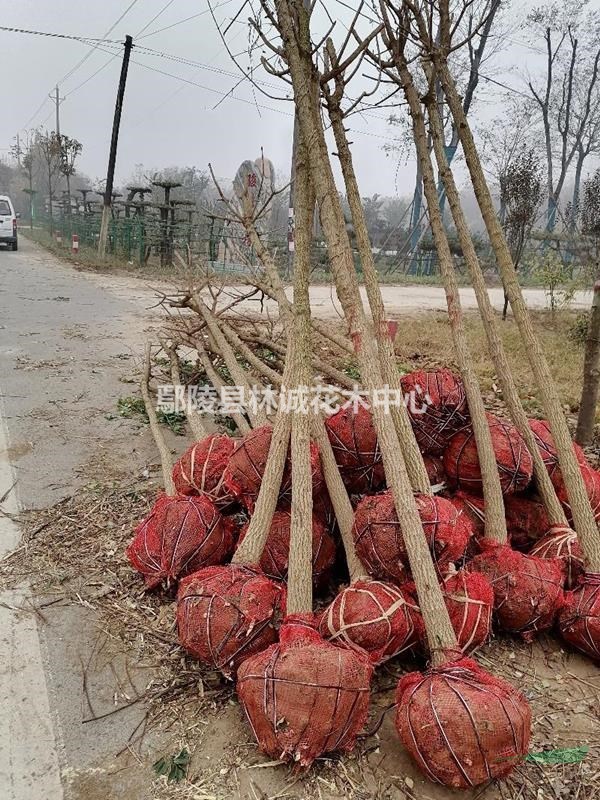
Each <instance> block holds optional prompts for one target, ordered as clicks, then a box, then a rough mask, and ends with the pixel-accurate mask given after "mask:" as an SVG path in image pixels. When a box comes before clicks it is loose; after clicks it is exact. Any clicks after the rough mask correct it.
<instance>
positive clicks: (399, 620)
mask: <svg viewBox="0 0 600 800" xmlns="http://www.w3.org/2000/svg"><path fill="white" fill-rule="evenodd" d="M422 627H423V622H422V619H421V612H420V611H419V608H418V606H417V603H416V601H415V599H414V597H413V596H412V595H411V594H410V593H409V592H407V591H404V589H399V588H398V587H396V586H392V585H391V584H389V583H383V582H382V581H370V580H360V581H356V582H355V583H353V584H351V585H350V586H348V587H346V588H345V589H342V590H341V592H339V594H338V595H337V596H336V598H335V599H334V601H333V602H332V603H331V604H330V605H329V606H328V607H327V608H326V609H325V610H324V611H323V614H322V615H321V618H320V621H319V633H320V634H321V635H322V636H323V637H324V638H325V639H328V640H330V641H334V642H336V643H340V642H343V643H346V644H349V645H356V646H357V647H362V649H363V650H365V651H366V652H367V654H368V656H369V658H370V660H371V662H372V663H373V664H376V665H377V664H383V662H384V661H387V660H388V659H389V658H392V657H393V656H396V655H399V654H400V653H405V652H406V651H409V650H411V649H412V648H413V647H414V645H415V644H416V643H417V641H418V639H419V638H420V631H421V629H422Z"/></svg>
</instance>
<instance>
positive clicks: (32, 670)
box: [0, 392, 63, 800]
mask: <svg viewBox="0 0 600 800" xmlns="http://www.w3.org/2000/svg"><path fill="white" fill-rule="evenodd" d="M11 487H12V488H11ZM9 489H10V490H11V491H10V493H9V494H8V496H7V498H6V499H5V500H4V501H3V503H2V508H3V509H4V511H7V512H9V513H11V514H16V513H17V512H18V511H19V499H18V493H17V487H16V486H15V473H14V470H13V468H12V464H11V462H10V457H9V433H8V427H7V424H6V420H5V414H4V403H3V399H2V393H1V392H0V497H2V496H3V495H4V494H5V492H7V491H8V490H9ZM19 541H20V531H19V528H18V526H17V525H16V524H15V523H14V522H13V520H12V519H10V517H7V516H4V515H2V514H0V558H2V556H3V555H6V553H8V552H10V551H11V550H14V549H15V548H16V547H17V546H18V545H19ZM28 598H29V590H28V587H27V586H26V585H24V586H22V587H20V588H18V589H16V590H14V591H8V592H1V593H0V787H2V788H1V789H0V795H1V797H2V800H62V798H63V790H62V786H61V781H60V766H59V760H58V753H57V748H56V740H55V737H54V730H53V727H52V717H51V712H50V703H49V700H48V688H47V685H46V678H45V675H44V667H43V661H42V654H41V650H40V640H39V636H38V630H37V625H36V618H35V614H33V613H31V612H30V611H19V610H16V611H15V610H14V609H21V608H25V609H26V608H27V605H28Z"/></svg>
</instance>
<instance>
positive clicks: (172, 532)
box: [127, 495, 235, 589]
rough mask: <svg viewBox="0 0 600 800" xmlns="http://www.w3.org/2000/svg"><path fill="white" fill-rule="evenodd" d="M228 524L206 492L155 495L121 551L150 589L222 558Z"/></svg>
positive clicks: (230, 540) (229, 543) (230, 532)
mask: <svg viewBox="0 0 600 800" xmlns="http://www.w3.org/2000/svg"><path fill="white" fill-rule="evenodd" d="M234 529H235V525H234V524H233V523H232V521H231V520H229V519H225V518H224V517H223V516H222V515H221V514H220V513H219V512H218V511H217V509H216V507H215V505H214V503H213V502H212V500H211V499H210V498H209V497H207V496H206V495H197V496H186V495H176V496H175V497H168V496H167V495H161V496H160V497H159V498H158V500H157V501H156V503H155V504H154V506H153V508H152V510H151V511H150V514H149V515H148V516H147V517H146V519H144V520H143V521H142V522H141V523H140V524H139V525H138V527H137V528H136V530H135V534H134V537H133V541H132V542H131V544H130V545H129V547H128V548H127V557H128V558H129V561H130V562H131V565H132V566H133V568H134V569H136V570H137V571H138V572H140V573H141V574H142V575H143V576H144V580H145V582H146V586H147V587H148V588H149V589H153V588H155V587H156V586H158V585H159V584H160V583H163V582H165V583H167V585H168V584H171V583H175V582H176V581H177V580H179V579H180V578H183V577H185V576H186V575H189V574H191V573H192V572H195V571H196V570H198V569H201V568H202V567H206V566H211V565H213V564H222V563H223V562H224V561H226V560H227V559H228V558H229V556H230V555H231V552H232V550H233V545H234Z"/></svg>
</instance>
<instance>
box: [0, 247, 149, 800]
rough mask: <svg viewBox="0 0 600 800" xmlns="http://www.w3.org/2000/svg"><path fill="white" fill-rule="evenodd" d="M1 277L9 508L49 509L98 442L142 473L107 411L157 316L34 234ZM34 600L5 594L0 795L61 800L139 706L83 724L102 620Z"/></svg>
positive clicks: (3, 545)
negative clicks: (85, 672)
mask: <svg viewBox="0 0 600 800" xmlns="http://www.w3.org/2000/svg"><path fill="white" fill-rule="evenodd" d="M0 276H1V278H2V280H1V281H0V498H1V497H2V496H3V495H4V494H5V493H8V496H7V498H6V500H5V501H4V502H3V503H2V508H3V509H4V510H5V511H8V512H15V511H17V510H18V509H19V507H26V508H28V507H43V506H45V505H47V504H48V503H51V502H53V501H56V500H57V499H59V498H60V497H62V496H64V495H67V494H69V493H71V492H72V491H73V490H74V489H75V488H76V486H77V485H78V483H79V481H80V476H79V474H78V471H79V469H80V468H81V467H82V466H83V465H84V464H86V463H87V462H88V461H89V459H90V455H91V453H90V447H92V446H93V447H95V448H100V449H104V450H106V451H110V452H111V455H112V454H114V457H115V459H117V460H118V459H119V458H121V459H127V462H128V463H130V464H131V468H132V470H133V471H134V473H135V471H136V470H139V471H140V472H141V470H142V469H143V468H144V467H145V465H146V460H145V455H144V452H143V449H141V445H140V436H139V435H138V436H137V437H136V436H134V432H133V427H132V425H131V423H129V422H128V421H126V420H116V421H110V422H109V421H107V419H106V415H107V414H108V413H109V412H114V411H115V405H116V401H117V398H118V397H120V396H122V395H123V394H127V393H128V387H126V386H124V385H123V383H121V382H120V379H121V378H122V376H123V375H124V374H125V373H127V372H129V373H135V371H136V363H135V360H136V354H138V353H139V352H140V350H141V349H142V340H143V331H144V329H147V328H148V326H149V324H150V322H151V318H150V317H149V316H148V314H147V312H146V311H145V310H144V306H143V304H142V303H140V302H135V301H132V300H130V299H121V298H119V297H117V296H115V294H113V293H112V292H110V291H109V290H107V289H106V288H103V287H102V285H101V281H94V280H90V278H89V276H88V275H87V274H85V273H77V272H75V271H74V270H73V269H72V268H71V267H68V266H65V265H63V264H61V263H60V262H58V261H57V260H56V259H55V258H53V257H52V256H50V255H48V254H47V253H46V252H45V251H42V250H41V249H39V248H37V247H36V246H34V245H32V244H31V243H28V242H27V241H26V240H25V239H24V238H22V239H21V245H20V250H19V252H18V253H13V252H9V251H7V250H4V249H2V248H0ZM103 281H104V282H107V281H106V279H105V278H104V279H103ZM11 489H12V490H11ZM18 541H19V530H18V528H17V527H16V526H15V524H14V523H13V522H12V521H11V520H10V518H8V517H6V516H3V515H2V514H0V557H1V555H2V554H3V553H5V552H7V551H9V550H11V549H12V548H14V547H16V546H17V545H18ZM24 605H25V606H26V605H27V587H26V586H23V587H22V588H21V589H20V590H19V591H15V592H10V593H5V594H4V595H1V596H0V707H1V712H0V798H2V800H59V799H60V798H63V784H64V785H65V786H67V787H69V786H71V787H72V786H73V785H74V784H75V783H76V782H77V781H76V779H77V776H78V775H80V774H81V773H85V772H86V770H92V769H96V767H97V765H98V763H100V762H101V761H102V759H103V758H108V757H110V756H111V755H112V754H114V753H115V752H116V750H117V749H118V748H117V745H118V743H121V746H123V744H124V743H125V741H126V739H127V737H128V736H129V734H130V733H131V731H132V730H133V728H135V726H136V724H137V723H138V721H139V714H140V711H139V709H133V710H132V713H129V712H128V711H126V712H122V713H121V714H119V715H116V716H114V717H111V718H109V719H107V720H103V721H101V722H99V723H94V724H93V725H82V718H83V712H84V704H83V703H82V670H81V664H82V663H86V662H87V660H88V658H89V653H90V650H91V648H92V647H93V638H94V636H95V635H96V633H95V627H94V620H93V618H91V615H90V612H89V611H87V610H86V609H84V608H83V606H60V605H58V606H52V607H50V608H48V609H46V610H45V612H44V615H45V618H46V620H47V622H46V623H45V624H43V625H41V626H40V627H39V629H38V624H37V619H36V615H35V614H32V613H31V612H30V611H28V612H25V611H15V610H14V609H15V608H16V609H19V608H22V607H23V606H24ZM103 688H104V690H105V696H104V697H103V698H102V699H103V701H104V702H106V703H108V707H109V708H112V707H113V699H112V693H113V692H114V688H115V687H114V684H113V685H112V686H111V685H110V683H108V682H106V680H105V681H104V686H103ZM61 776H62V778H63V781H62V783H61ZM78 796H79V795H76V794H71V793H70V792H69V791H68V792H67V794H65V797H69V798H70V797H73V798H75V797H78ZM95 796H96V795H94V797H95ZM99 796H102V797H103V798H108V797H109V794H108V791H106V792H104V794H101V795H99ZM112 796H113V795H112V794H110V797H112ZM122 796H128V797H129V796H131V797H133V795H122ZM89 797H91V795H89ZM136 800H137V796H136Z"/></svg>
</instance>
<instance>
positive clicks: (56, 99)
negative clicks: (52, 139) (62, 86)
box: [48, 86, 64, 139]
mask: <svg viewBox="0 0 600 800" xmlns="http://www.w3.org/2000/svg"><path fill="white" fill-rule="evenodd" d="M48 97H49V98H50V100H52V102H53V103H54V104H55V105H56V125H55V128H56V131H55V132H56V136H57V138H58V139H60V104H61V103H62V101H63V100H64V98H61V97H60V95H59V92H58V86H57V87H56V88H55V89H54V92H53V93H52V94H49V95H48Z"/></svg>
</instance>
